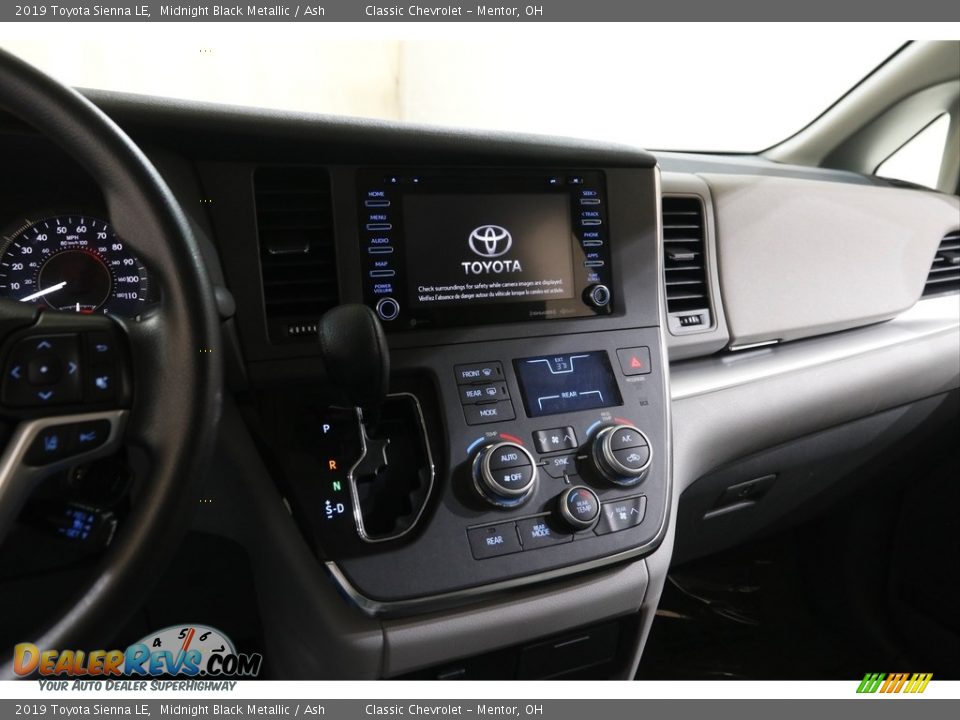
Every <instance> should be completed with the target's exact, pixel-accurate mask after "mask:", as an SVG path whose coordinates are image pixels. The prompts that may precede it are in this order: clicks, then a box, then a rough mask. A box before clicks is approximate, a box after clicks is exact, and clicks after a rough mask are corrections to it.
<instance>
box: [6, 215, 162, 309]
mask: <svg viewBox="0 0 960 720" xmlns="http://www.w3.org/2000/svg"><path fill="white" fill-rule="evenodd" d="M4 240H5V241H6V244H5V245H4V246H3V251H2V253H0V296H5V297H9V298H13V299H14V300H20V301H21V302H25V303H36V304H40V305H44V306H46V307H51V308H54V309H55V310H72V311H74V312H81V313H88V314H89V313H95V312H102V313H113V314H116V315H125V316H127V317H134V316H136V315H138V314H140V312H142V310H143V307H144V304H145V303H146V301H147V297H148V296H147V293H148V290H149V281H148V278H147V271H146V269H145V268H144V267H143V264H142V263H141V262H140V261H139V260H138V259H137V257H136V256H134V255H133V253H131V252H130V250H129V249H128V248H127V246H126V243H124V242H123V240H121V239H120V238H119V237H118V236H117V234H116V233H115V232H114V230H113V228H111V227H110V224H109V223H107V222H105V221H103V220H98V219H97V218H92V217H89V216H86V215H59V216H56V217H49V218H45V219H43V220H40V221H38V222H29V223H28V224H27V225H25V226H23V227H21V228H20V229H18V230H17V231H16V232H14V233H13V234H12V235H9V236H7V237H6V238H4Z"/></svg>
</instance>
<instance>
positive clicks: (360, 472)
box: [264, 167, 670, 614]
mask: <svg viewBox="0 0 960 720" xmlns="http://www.w3.org/2000/svg"><path fill="white" fill-rule="evenodd" d="M331 180H332V186H333V188H334V189H335V194H336V198H337V199H336V203H335V209H336V211H337V235H338V243H337V253H338V265H339V270H340V283H341V288H342V292H341V295H342V296H343V295H345V296H346V298H347V299H348V300H349V299H351V296H352V299H353V300H354V301H356V302H360V303H363V304H365V305H366V306H367V307H369V308H370V309H371V310H372V311H373V312H374V313H376V316H377V317H378V318H379V322H380V324H381V325H382V327H383V330H384V331H385V334H386V344H387V345H388V346H389V364H390V394H389V395H388V396H387V397H386V398H385V400H384V401H383V402H382V403H381V404H379V405H378V406H377V408H376V409H375V411H373V412H371V411H370V410H369V409H367V408H364V409H363V410H362V411H361V410H358V409H356V408H355V407H353V403H350V402H340V403H337V402H327V403H321V402H318V401H317V400H316V399H315V398H313V397H312V396H311V395H310V393H307V392H296V393H287V394H277V395H274V396H272V399H271V400H269V401H268V402H265V404H264V418H265V420H266V422H265V423H264V424H265V426H266V429H265V430H264V434H265V436H266V440H267V444H268V445H269V446H271V447H272V448H273V450H274V457H275V459H276V464H277V466H278V472H277V475H278V476H279V477H282V478H283V485H282V489H283V490H284V496H285V497H286V498H287V500H288V502H289V503H290V505H291V511H292V512H293V514H294V516H295V517H296V518H297V520H298V522H299V524H300V527H301V530H302V531H303V533H304V535H305V537H307V539H308V540H309V542H310V544H311V546H312V547H313V549H314V551H315V552H316V554H317V555H318V557H319V558H320V559H321V560H322V561H323V562H324V564H325V566H326V568H327V569H328V571H329V572H330V574H331V576H332V577H333V579H334V580H335V581H336V583H337V584H338V585H339V586H340V588H341V590H342V591H343V593H344V594H345V595H346V596H347V597H348V598H349V599H350V600H351V602H352V603H354V604H356V605H357V606H358V607H360V608H361V609H363V610H364V611H366V612H368V613H371V614H390V613H398V614H408V613H411V612H418V611H422V610H431V609H435V608H439V607H443V606H448V605H454V604H460V603H464V602H468V601H471V600H474V599H476V598H478V597H482V596H484V595H486V594H490V593H495V592H498V591H504V590H506V589H509V588H513V587H518V586H522V585H530V584H533V583H540V582H544V581H547V580H551V579H555V578H560V577H563V576H566V575H571V574H575V573H585V572H589V571H590V570H592V569H596V568H600V567H603V566H608V565H612V564H615V563H618V562H624V561H626V560H629V559H632V558H639V557H642V556H643V555H645V554H647V553H649V552H652V551H653V550H654V549H656V547H657V546H658V545H659V543H660V541H661V540H662V538H663V536H664V533H665V530H666V523H667V513H668V508H669V497H670V438H669V431H668V428H669V418H668V406H667V401H666V397H667V395H666V382H667V380H666V365H665V360H664V358H665V353H664V347H663V340H662V337H661V328H660V322H661V298H660V290H659V288H660V282H659V275H660V261H659V257H660V251H659V243H658V237H659V234H658V227H657V222H658V220H657V218H658V212H657V204H658V201H659V192H658V187H657V183H658V177H657V171H656V169H655V168H654V167H639V168H633V167H573V168H570V167H536V168H532V169H530V168H526V169H521V168H506V169H503V168H486V167H484V168H437V167H429V168H418V167H413V168H411V167H385V168H384V167H376V168H338V169H335V170H332V171H331ZM344 290H345V291H346V292H344ZM342 300H343V298H342ZM321 334H322V333H321ZM374 345H375V343H374ZM384 350H385V349H384ZM370 352H379V350H377V349H375V348H372V349H371V350H370Z"/></svg>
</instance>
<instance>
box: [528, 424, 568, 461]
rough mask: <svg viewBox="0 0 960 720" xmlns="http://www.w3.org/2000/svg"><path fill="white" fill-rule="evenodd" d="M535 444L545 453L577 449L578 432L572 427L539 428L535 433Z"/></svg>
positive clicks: (538, 449)
mask: <svg viewBox="0 0 960 720" xmlns="http://www.w3.org/2000/svg"><path fill="white" fill-rule="evenodd" d="M533 444H534V445H536V446H537V451H538V452H541V453H543V454H544V455H546V454H547V453H552V452H560V451H562V450H575V449H576V448H577V445H579V443H578V442H577V433H576V432H574V430H573V428H572V427H563V428H554V429H553V430H537V431H536V432H535V433H534V434H533Z"/></svg>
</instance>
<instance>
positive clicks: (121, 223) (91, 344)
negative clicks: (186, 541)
mask: <svg viewBox="0 0 960 720" xmlns="http://www.w3.org/2000/svg"><path fill="white" fill-rule="evenodd" d="M0 105H2V109H3V110H5V111H6V112H8V113H10V114H12V115H13V116H15V117H18V118H19V119H20V120H21V121H23V122H24V123H26V124H27V125H30V126H31V127H32V128H33V129H34V130H36V131H37V132H38V133H39V134H41V135H43V136H45V137H46V138H47V139H49V140H50V141H51V142H53V143H55V144H57V145H59V146H60V147H61V148H62V149H63V150H65V151H66V152H67V153H68V154H70V155H71V156H73V158H74V159H75V160H77V161H78V162H79V163H80V165H81V166H83V167H84V168H85V169H86V171H87V172H88V173H89V174H90V176H91V177H92V178H93V179H94V181H95V182H96V183H97V184H98V185H99V187H100V189H101V192H102V193H103V196H104V199H105V202H106V206H107V209H108V213H109V216H110V221H111V223H112V224H113V226H114V227H115V228H116V229H117V231H118V233H119V235H120V236H121V237H127V238H129V239H134V240H135V242H136V250H137V254H138V256H139V257H140V259H141V260H142V261H144V263H145V264H146V265H147V266H148V267H149V268H150V270H151V278H154V277H155V281H154V282H155V283H156V285H158V286H159V288H160V300H159V302H158V304H157V307H156V309H155V310H154V311H152V312H151V313H149V314H148V315H147V316H146V317H141V318H138V319H136V320H127V319H121V318H115V317H109V316H105V315H82V314H74V313H62V312H53V311H45V310H44V311H41V310H39V309H38V308H37V307H36V306H34V305H30V304H25V303H21V302H15V301H12V300H9V299H3V300H0V372H2V373H4V374H3V377H2V384H0V388H2V397H0V416H2V418H3V420H2V421H0V423H5V424H6V425H7V426H8V427H10V428H12V432H10V434H9V437H8V439H7V441H6V447H5V448H2V451H3V454H2V457H0V540H2V538H4V537H5V536H6V535H7V534H8V531H9V530H10V528H11V526H12V525H13V523H14V522H15V521H16V519H17V516H18V514H19V512H20V511H21V510H22V508H23V506H24V504H25V502H26V501H27V499H28V498H29V496H30V494H31V492H32V491H33V490H34V489H35V488H36V487H37V485H38V484H39V483H40V482H41V481H42V480H43V479H45V478H47V477H49V476H50V475H52V474H53V473H55V472H58V471H62V470H64V469H65V468H68V467H70V466H72V465H73V464H75V463H78V462H87V461H90V460H94V459H96V458H99V457H103V456H106V455H109V454H113V453H116V452H117V451H119V450H121V449H122V448H124V447H127V448H129V449H130V454H131V457H132V456H134V455H135V456H136V457H137V458H139V460H138V461H137V464H136V470H135V472H136V489H137V494H136V497H135V498H134V502H133V506H132V508H131V511H130V514H129V515H128V516H127V517H126V519H125V521H124V523H123V525H122V526H120V527H119V529H118V530H117V532H116V535H115V537H114V539H113V541H112V542H111V543H110V545H109V546H108V548H107V550H106V552H105V553H104V554H103V556H102V557H101V558H100V559H99V561H98V563H97V565H96V567H95V569H94V570H93V579H92V581H91V582H89V584H88V585H87V586H86V587H85V588H83V589H80V590H79V591H76V590H74V588H71V589H70V592H69V593H64V595H65V596H67V597H70V598H71V603H72V604H71V605H70V606H69V607H67V608H64V609H63V610H62V611H59V616H58V617H52V618H49V619H45V620H44V622H45V624H46V625H47V627H46V628H44V629H36V630H35V632H34V637H32V638H31V637H23V638H22V640H23V641H32V642H34V643H35V644H36V645H37V646H38V647H40V648H41V649H42V648H82V647H89V646H90V645H87V643H99V644H95V645H93V647H104V646H105V645H104V643H106V642H109V641H110V640H112V639H113V633H114V632H116V631H117V629H118V628H120V627H122V625H123V623H124V621H125V620H126V619H127V618H128V617H129V616H130V615H131V614H132V613H133V612H134V611H136V610H137V609H138V608H139V607H140V606H141V603H142V601H143V599H144V598H145V596H146V594H147V593H148V592H149V590H150V589H151V587H152V583H153V580H154V578H155V577H156V574H157V570H158V568H160V567H162V563H163V562H164V561H165V560H166V559H167V557H168V556H169V555H171V554H172V553H173V551H174V550H175V549H176V545H177V543H178V541H179V540H180V539H181V538H182V535H183V533H184V531H185V529H186V526H187V520H189V517H190V516H191V515H192V510H193V503H194V502H195V499H196V498H195V496H194V495H192V494H191V493H190V490H191V489H192V488H193V489H195V488H196V485H197V481H198V478H200V477H202V473H203V471H204V468H205V467H206V465H207V463H209V461H210V448H211V447H212V445H213V439H214V433H215V430H216V424H217V421H218V419H219V414H220V406H221V399H222V390H223V383H222V363H221V360H220V356H219V350H220V332H219V319H218V316H217V312H216V304H215V300H214V294H213V288H212V286H211V284H210V281H209V279H208V277H207V275H206V272H205V269H204V264H203V261H202V259H201V254H200V249H199V247H198V245H197V242H196V239H195V238H194V236H193V234H192V232H191V230H190V226H189V225H188V223H187V220H186V218H185V216H184V214H183V212H182V210H181V209H180V207H179V205H178V204H177V201H176V200H175V199H174V197H173V195H172V194H171V192H170V190H169V189H168V188H167V186H166V185H165V183H164V182H163V180H162V179H161V177H160V175H159V174H158V173H157V171H156V170H155V169H154V168H153V167H152V165H151V164H150V162H149V161H148V160H147V158H146V156H145V155H144V154H143V153H142V152H141V151H140V150H139V149H138V148H137V147H136V145H134V143H133V142H132V141H131V140H130V138H129V137H127V136H126V135H125V134H124V133H123V131H122V130H120V128H118V127H117V126H116V125H115V124H114V123H113V122H112V121H111V120H110V119H109V118H108V117H107V116H106V115H104V114H103V113H102V112H101V111H100V110H99V109H98V108H96V107H95V106H94V105H93V104H92V103H90V102H89V101H88V100H86V99H85V98H84V97H82V96H81V95H80V94H79V93H77V92H75V91H74V90H72V89H70V88H67V87H65V86H63V85H61V84H60V83H58V82H57V81H55V80H53V79H52V78H50V77H48V76H46V75H44V74H43V73H41V72H40V71H38V70H37V69H35V68H33V67H32V66H30V65H28V64H26V63H24V62H23V61H21V60H19V59H17V58H15V57H14V56H12V55H10V54H9V53H7V52H5V51H2V50H0ZM101 352H103V353H106V354H105V355H103V356H102V357H101V356H100V355H99V353H101ZM95 353H96V354H97V355H96V357H94V354H95ZM51 354H52V356H54V357H56V358H58V359H59V365H60V368H61V370H62V372H64V373H67V374H69V375H71V376H76V378H75V380H74V379H72V378H67V379H66V380H65V381H64V382H62V383H60V385H58V386H57V393H51V392H50V391H49V390H46V391H37V389H36V388H35V387H31V386H30V385H29V382H28V383H27V384H24V383H23V382H22V381H23V380H24V379H26V378H25V374H26V373H27V372H28V369H29V367H30V365H31V362H33V363H36V362H38V361H37V358H38V357H50V356H51ZM95 363H96V364H95ZM94 372H95V373H96V374H97V375H98V377H108V378H109V383H110V385H109V386H108V387H112V390H111V391H110V392H108V393H101V394H99V395H97V394H96V392H95V391H94V393H93V394H91V392H89V391H88V388H89V387H90V385H89V380H90V379H91V377H92V374H93V373H94ZM101 373H102V374H101ZM61 386H62V387H61ZM41 392H42V394H41ZM42 395H47V397H46V398H44V397H43V396H42ZM57 433H59V436H60V437H63V438H71V437H72V438H73V439H72V441H70V442H68V443H67V442H65V443H62V444H60V445H59V447H61V448H64V449H69V452H68V453H67V454H66V455H64V454H63V453H59V454H57V453H54V454H53V457H46V456H43V452H44V447H47V448H49V447H50V445H49V444H48V445H46V446H45V445H44V444H43V443H44V438H48V437H50V436H52V435H55V434H57ZM79 433H84V437H83V438H80V436H79ZM0 443H2V439H0ZM13 622H16V620H13ZM22 630H23V631H24V635H25V634H26V632H27V630H28V629H27V628H22ZM0 674H2V675H3V676H5V677H12V676H14V673H13V669H12V664H11V663H8V664H6V665H5V666H4V667H3V668H2V670H0Z"/></svg>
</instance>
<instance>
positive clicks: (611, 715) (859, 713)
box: [0, 698, 957, 720]
mask: <svg viewBox="0 0 960 720" xmlns="http://www.w3.org/2000/svg"><path fill="white" fill-rule="evenodd" d="M902 702H903V701H902V700H901V701H897V700H893V701H889V702H884V701H879V702H878V701H869V700H799V701H785V700H672V701H671V700H624V699H593V700H522V701H521V700H509V701H505V702H503V703H498V702H497V701H496V700H493V699H486V700H456V701H446V700H444V701H435V700H424V701H413V700H409V699H406V700H396V701H389V700H378V701H371V700H315V701H311V700H256V701H253V700H229V699H226V698H225V699H223V700H141V701H134V700H109V699H104V700H75V701H66V700H54V701H49V702H38V701H33V702H29V703H24V702H17V701H13V700H4V701H0V717H3V718H20V717H23V718H27V717H29V718H56V719H58V720H59V719H62V718H81V717H91V716H97V717H134V718H195V717H222V718H234V719H236V720H245V719H246V718H260V719H262V718H325V719H326V718H329V719H330V720H370V719H371V718H381V720H395V719H396V718H404V720H409V719H410V718H450V717H458V718H464V717H465V718H503V717H508V718H510V717H514V718H531V719H533V720H581V719H582V718H584V717H602V718H605V720H636V718H637V717H640V716H641V715H646V716H649V715H654V716H656V715H660V714H663V715H664V716H668V717H694V716H695V715H694V714H700V713H704V714H709V715H710V717H711V720H728V719H729V720H751V719H752V718H758V719H760V718H763V719H764V720H768V718H770V717H771V716H773V714H774V713H776V717H777V718H778V720H808V718H810V717H818V716H819V717H824V716H826V717H829V716H831V715H834V714H836V713H843V716H844V717H845V718H849V720H859V718H864V719H865V720H866V719H867V718H869V719H870V720H899V718H902V717H903V716H904V714H905V713H907V712H909V714H910V718H911V720H928V718H929V719H930V720H933V719H934V718H944V717H954V716H955V714H954V713H955V712H956V710H957V702H956V701H948V700H919V699H917V700H908V701H907V702H909V703H910V704H911V707H910V709H909V710H907V709H906V708H904V707H903V706H902ZM688 712H689V713H690V715H687V713H688Z"/></svg>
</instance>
